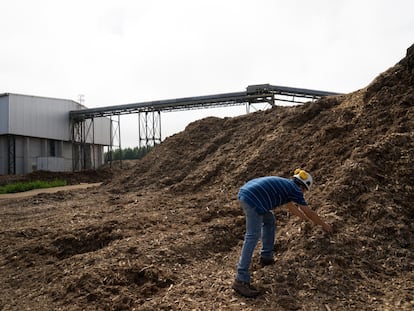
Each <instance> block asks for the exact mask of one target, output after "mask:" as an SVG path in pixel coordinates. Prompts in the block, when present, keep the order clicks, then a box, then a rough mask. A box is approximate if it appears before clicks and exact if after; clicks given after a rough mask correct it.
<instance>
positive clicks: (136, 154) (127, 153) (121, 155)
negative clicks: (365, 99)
mask: <svg viewBox="0 0 414 311" xmlns="http://www.w3.org/2000/svg"><path fill="white" fill-rule="evenodd" d="M152 148H154V146H145V147H135V148H129V147H128V148H125V149H116V150H112V151H109V152H106V153H105V159H106V160H107V161H117V160H136V159H141V158H143V157H144V156H145V155H146V154H147V153H148V152H150V151H151V149H152Z"/></svg>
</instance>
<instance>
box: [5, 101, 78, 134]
mask: <svg viewBox="0 0 414 311" xmlns="http://www.w3.org/2000/svg"><path fill="white" fill-rule="evenodd" d="M78 108H79V105H78V104H77V103H75V102H73V101H70V100H64V99H54V98H44V97H35V96H26V95H16V94H11V95H10V133H12V134H15V135H22V136H32V137H44V138H49V139H56V140H65V141H69V140H70V139H71V133H70V128H69V111H70V110H75V109H78Z"/></svg>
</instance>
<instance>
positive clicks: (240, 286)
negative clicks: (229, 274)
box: [231, 280, 260, 298]
mask: <svg viewBox="0 0 414 311" xmlns="http://www.w3.org/2000/svg"><path fill="white" fill-rule="evenodd" d="M231 287H232V288H233V289H234V290H235V291H236V292H237V293H239V294H240V295H242V296H244V297H247V298H254V297H257V296H258V295H259V294H260V291H258V290H257V289H256V288H254V287H253V286H251V285H250V283H248V282H243V281H239V280H234V283H233V285H232V286H231Z"/></svg>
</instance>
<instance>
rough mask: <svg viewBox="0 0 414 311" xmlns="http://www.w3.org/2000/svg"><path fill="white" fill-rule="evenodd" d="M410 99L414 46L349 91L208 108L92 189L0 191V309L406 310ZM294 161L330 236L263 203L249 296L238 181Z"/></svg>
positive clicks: (278, 171)
mask: <svg viewBox="0 0 414 311" xmlns="http://www.w3.org/2000/svg"><path fill="white" fill-rule="evenodd" d="M413 107H414V46H412V47H411V48H409V49H408V50H407V56H406V57H405V58H404V59H402V60H401V61H400V62H399V63H397V64H396V65H395V66H393V67H391V68H390V69H388V70H387V71H385V72H384V73H382V74H381V75H380V76H378V77H377V78H376V79H375V80H374V81H373V82H372V83H371V84H370V85H368V86H367V87H365V88H363V89H360V90H357V91H356V92H353V93H351V94H346V95H341V96H334V97H327V98H324V99H322V100H318V101H316V102H312V103H307V104H305V105H303V106H295V107H279V106H276V107H273V108H272V109H269V110H266V111H261V112H256V113H252V114H248V115H245V116H240V117H236V118H224V119H220V118H206V119H203V120H200V121H197V122H194V123H192V124H190V125H189V126H188V127H187V128H186V129H185V130H184V131H183V132H181V133H179V134H176V135H174V136H172V137H169V138H167V139H166V140H165V141H164V142H163V143H161V144H160V145H158V146H157V147H156V148H154V149H153V151H152V152H151V153H150V154H148V155H147V156H146V157H145V158H143V159H142V160H140V161H137V162H136V163H135V164H134V165H133V166H129V167H128V168H127V169H123V170H122V169H118V170H117V171H116V173H114V172H113V170H108V169H103V171H105V170H107V171H108V172H106V173H102V174H103V177H105V176H106V177H105V178H108V176H109V178H108V179H105V180H107V181H106V182H105V183H104V185H103V186H101V187H99V188H94V189H92V190H91V189H89V190H88V189H87V190H80V191H70V192H58V193H54V194H41V195H38V196H36V197H33V198H29V199H21V200H13V201H12V200H10V201H7V200H4V201H3V202H1V204H2V206H1V216H0V217H1V218H0V221H1V229H0V247H1V250H2V252H1V255H0V310H327V311H329V310H412V309H414V294H413V292H414V273H413V266H414V253H413V249H414V243H413V232H414V225H413V219H414V206H413V202H414V191H413V186H414V167H413V159H414V133H413V128H414V115H413V112H414V108H413ZM296 167H302V168H305V169H307V170H309V171H310V172H311V173H312V175H313V176H314V180H315V187H314V189H313V190H312V191H311V192H309V193H307V199H308V201H309V203H310V205H311V207H313V208H314V209H315V210H316V211H317V212H318V213H319V214H320V215H321V216H322V217H323V218H325V219H326V220H327V221H328V222H330V223H332V224H333V226H334V228H335V232H334V233H333V234H332V235H328V234H326V233H324V232H323V231H322V230H321V229H320V228H319V227H315V226H313V225H311V224H310V223H304V222H301V221H299V220H298V219H297V218H295V217H293V216H291V215H289V213H288V212H287V210H286V209H284V208H280V209H277V210H275V215H276V217H277V220H278V230H277V236H276V241H277V242H276V245H275V254H276V265H274V266H268V267H265V268H261V267H260V266H259V265H258V257H257V256H258V255H257V254H255V256H254V258H253V261H254V262H253V265H252V274H253V280H254V285H255V286H257V287H259V288H261V289H262V291H263V295H261V296H260V297H258V298H257V299H246V298H243V297H240V296H238V295H237V294H235V293H234V292H233V291H232V290H231V288H230V286H231V283H232V281H233V278H234V273H235V267H236V264H237V260H238V257H239V254H240V250H241V245H242V243H243V235H244V216H243V213H242V211H241V209H240V208H239V206H238V203H237V200H236V194H237V191H238V188H239V187H240V186H241V185H242V184H243V183H244V182H246V181H247V180H249V179H250V178H254V177H258V176H264V175H280V176H285V177H289V176H291V174H292V171H293V170H294V169H295V168H296ZM108 174H110V175H108ZM46 175H47V174H46ZM92 175H93V173H92ZM97 176H98V175H97ZM98 179H99V178H98ZM105 180H104V181H105ZM94 181H95V180H94Z"/></svg>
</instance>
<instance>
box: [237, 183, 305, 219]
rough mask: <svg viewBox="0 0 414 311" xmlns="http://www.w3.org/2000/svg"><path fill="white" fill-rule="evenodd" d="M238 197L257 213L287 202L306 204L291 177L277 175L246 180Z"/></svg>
mask: <svg viewBox="0 0 414 311" xmlns="http://www.w3.org/2000/svg"><path fill="white" fill-rule="evenodd" d="M238 198H239V200H241V201H244V202H246V203H247V204H249V206H251V207H253V208H254V209H255V210H256V212H257V213H258V214H265V213H267V212H268V211H269V210H271V209H273V208H275V207H278V206H281V205H283V204H286V203H288V202H294V203H296V204H299V205H308V203H307V202H306V201H305V198H304V197H303V192H302V189H301V188H300V187H299V186H298V185H297V184H295V182H294V181H293V180H292V179H287V178H282V177H277V176H267V177H259V178H255V179H252V180H250V181H248V182H247V183H246V184H245V185H244V186H242V187H241V188H240V190H239V193H238Z"/></svg>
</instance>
